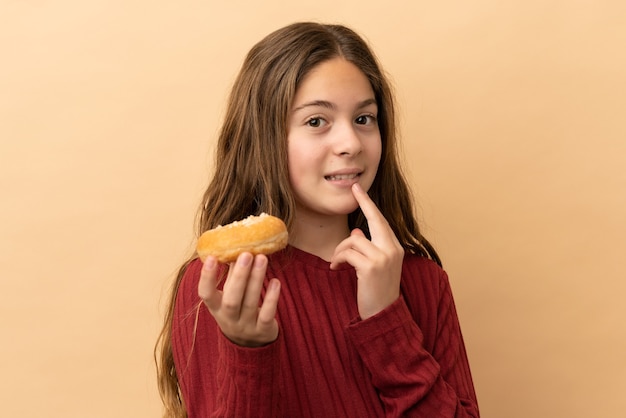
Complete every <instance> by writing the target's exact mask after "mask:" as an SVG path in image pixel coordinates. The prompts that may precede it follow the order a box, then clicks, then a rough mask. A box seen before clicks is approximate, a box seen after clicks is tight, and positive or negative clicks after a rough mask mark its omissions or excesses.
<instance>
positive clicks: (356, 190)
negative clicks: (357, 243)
mask: <svg viewBox="0 0 626 418" xmlns="http://www.w3.org/2000/svg"><path fill="white" fill-rule="evenodd" d="M352 194H353V195H354V198H355V199H356V201H357V203H358V204H359V206H360V207H361V211H362V212H363V215H365V218H366V219H367V223H368V225H369V223H370V221H374V220H375V221H385V223H386V219H385V217H384V216H383V214H382V213H380V210H378V207H377V206H376V204H375V203H374V201H373V200H372V199H371V198H370V197H369V195H368V194H367V192H365V190H363V188H362V187H361V185H360V184H358V183H355V184H354V185H353V186H352ZM369 226H370V228H371V227H372V225H369Z"/></svg>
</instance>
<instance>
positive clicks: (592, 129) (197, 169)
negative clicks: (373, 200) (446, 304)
mask: <svg viewBox="0 0 626 418" xmlns="http://www.w3.org/2000/svg"><path fill="white" fill-rule="evenodd" d="M625 4H626V3H625V2H623V1H620V0H613V1H608V0H587V1H585V0H571V1H558V0H548V1H545V0H541V1H539V0H530V1H528V0H513V1H496V0H470V1H454V0H444V1H439V2H432V1H422V0H417V1H415V0H405V1H398V2H393V1H389V2H380V1H370V0H366V1H354V0H350V1H341V0H332V1H330V0H319V1H317V2H314V3H311V2H302V3H297V2H287V1H279V0H270V1H265V2H252V1H250V2H243V1H240V0H233V1H229V2H217V1H210V0H207V1H200V0H196V1H186V0H184V1H178V2H165V1H146V0H130V1H104V0H95V1H77V0H61V1H54V2H52V1H17V0H13V1H12V0H3V1H2V3H1V4H0V52H1V54H0V57H1V58H0V59H1V60H2V63H1V65H0V192H1V201H0V297H1V303H0V317H1V318H2V320H1V321H2V322H1V325H0V339H1V341H0V342H1V343H0V373H1V375H2V379H0V404H2V412H1V413H0V414H1V415H2V416H6V417H15V416H20V417H81V418H82V417H92V418H98V417H133V418H137V417H157V416H159V414H160V411H161V405H160V401H159V398H158V394H157V389H156V376H155V370H154V365H153V359H152V349H153V344H154V341H155V339H156V337H157V333H158V331H159V328H160V325H161V318H162V315H163V310H164V304H165V298H166V294H167V292H168V288H169V283H170V282H171V280H172V278H173V274H174V272H175V270H176V269H177V267H178V265H179V264H180V263H181V262H182V261H183V260H184V258H185V257H186V256H187V254H188V253H189V251H191V249H192V248H193V245H194V243H193V222H194V215H195V211H196V207H197V205H198V204H199V201H200V196H201V193H202V191H203V189H204V187H205V185H206V182H207V176H208V174H209V173H210V172H211V164H212V157H211V152H212V149H213V147H214V142H215V138H216V132H217V130H218V126H219V123H220V120H221V118H222V116H223V109H224V103H225V101H226V95H227V92H228V90H229V88H230V86H231V83H232V82H233V79H234V77H235V74H236V73H237V71H238V69H239V67H240V65H241V62H242V60H243V57H244V55H245V54H246V52H247V51H248V50H249V48H250V47H251V46H252V45H253V44H254V43H256V42H257V41H258V40H260V39H261V38H262V37H263V36H265V35H266V34H268V33H269V32H271V31H273V30H275V29H277V28H279V27H282V26H284V25H286V24H288V23H292V22H294V21H299V20H315V21H320V22H329V23H335V22H337V23H343V24H347V25H349V26H351V27H352V28H354V29H355V30H357V31H358V32H359V33H360V34H362V35H363V36H364V37H365V38H367V39H368V40H369V42H370V43H371V44H372V46H373V48H374V50H375V51H376V53H377V54H378V56H379V58H380V59H381V61H382V63H383V65H384V67H385V69H386V70H387V71H388V72H389V74H390V76H391V79H392V81H393V84H394V86H395V89H396V91H397V94H398V104H399V107H400V117H401V128H402V139H403V147H404V148H403V149H404V156H405V160H406V164H407V166H408V168H409V173H410V180H411V183H412V185H413V186H414V188H415V191H416V197H417V200H418V204H419V208H420V210H421V213H422V220H423V228H424V232H425V234H426V235H427V236H428V237H429V238H430V239H431V240H432V241H433V243H434V244H435V246H436V247H437V248H438V250H439V251H440V253H441V255H442V257H443V261H444V267H445V268H446V270H447V271H448V273H449V275H450V278H451V282H452V286H453V291H454V295H455V298H456V302H457V306H458V311H459V316H460V320H461V324H462V329H463V332H464V335H465V340H466V344H467V349H468V353H469V357H470V362H471V366H472V370H473V375H474V379H475V385H476V390H477V392H478V397H479V403H480V406H481V410H482V415H483V416H484V417H495V418H501V417H504V418H529V417H533V418H537V417H542V418H543V417H545V418H554V417H569V418H574V417H580V418H583V417H585V418H587V417H594V418H595V417H600V418H609V417H611V418H618V417H623V416H624V410H626V396H624V393H625V392H626V303H625V302H624V296H625V294H626V280H625V279H626V263H625V262H624V260H625V255H624V254H625V253H626V245H625V238H624V237H625V236H626V215H625V213H626V59H625V56H626V55H625V54H624V51H625V50H626V7H625V6H624V5H625ZM226 174H227V173H226Z"/></svg>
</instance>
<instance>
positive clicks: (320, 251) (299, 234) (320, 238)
mask: <svg viewBox="0 0 626 418" xmlns="http://www.w3.org/2000/svg"><path fill="white" fill-rule="evenodd" d="M349 235H350V229H349V228H348V217H347V216H334V217H312V216H302V215H298V216H296V219H295V221H294V223H293V226H292V231H291V232H290V234H289V244H291V245H292V246H294V247H296V248H298V249H300V250H302V251H306V252H308V253H311V254H313V255H316V256H318V257H320V258H321V259H323V260H326V261H330V259H331V257H332V255H333V253H334V252H335V248H336V247H337V245H339V243H340V242H341V241H343V240H344V239H346V238H347V237H348V236H349Z"/></svg>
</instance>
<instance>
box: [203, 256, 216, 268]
mask: <svg viewBox="0 0 626 418" xmlns="http://www.w3.org/2000/svg"><path fill="white" fill-rule="evenodd" d="M216 264H217V260H215V257H207V258H206V260H204V268H205V269H206V270H212V269H213V268H215V265H216Z"/></svg>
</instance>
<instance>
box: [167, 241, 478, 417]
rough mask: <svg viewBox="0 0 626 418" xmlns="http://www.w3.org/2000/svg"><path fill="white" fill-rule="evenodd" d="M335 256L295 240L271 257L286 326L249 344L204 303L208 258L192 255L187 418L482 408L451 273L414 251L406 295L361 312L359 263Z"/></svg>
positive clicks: (176, 347) (180, 319)
mask: <svg viewBox="0 0 626 418" xmlns="http://www.w3.org/2000/svg"><path fill="white" fill-rule="evenodd" d="M329 265H330V264H329V263H328V262H326V261H324V260H323V259H321V258H318V257H316V256H314V255H312V254H309V253H306V252H304V251H301V250H299V249H297V248H294V247H291V246H288V247H287V249H285V250H283V251H281V252H279V253H276V254H273V255H272V256H270V257H269V264H268V269H267V277H266V281H265V285H266V286H267V284H268V281H269V278H272V277H277V278H278V279H279V280H280V282H281V294H280V299H279V303H278V312H277V320H278V323H279V329H280V331H279V337H278V339H277V340H276V341H275V342H273V343H271V344H269V345H266V346H264V347H260V348H245V347H240V346H237V345H235V344H233V343H232V342H231V341H230V340H228V339H227V338H226V337H225V336H224V335H223V334H222V333H221V331H220V329H219V327H218V326H217V324H216V322H215V320H214V319H213V317H212V316H211V314H210V313H209V311H208V309H207V308H206V307H205V306H204V305H203V304H202V302H201V300H200V299H199V297H198V281H199V278H200V271H201V268H202V263H201V262H200V261H199V260H194V261H192V262H191V264H190V265H189V266H188V268H187V270H186V272H185V275H184V277H183V279H182V282H181V283H180V286H179V289H178V293H177V299H176V305H175V312H174V322H173V327H172V346H173V354H174V360H175V364H176V373H177V376H178V379H179V382H180V387H181V392H182V396H183V400H184V402H185V405H186V407H187V410H188V414H189V417H190V418H196V417H213V416H219V417H237V418H244V417H255V418H269V417H272V418H273V417H289V418H308V417H321V418H335V417H355V418H367V417H422V418H437V417H478V416H479V412H478V405H477V401H476V394H475V391H474V386H473V383H472V377H471V374H470V368H469V364H468V360H467V355H466V351H465V346H464V343H463V338H462V335H461V331H460V327H459V321H458V318H457V313H456V309H455V306H454V301H453V298H452V293H451V290H450V285H449V282H448V278H447V275H446V273H445V272H444V271H443V270H442V269H441V268H440V267H439V266H438V265H437V264H435V263H434V262H432V261H430V260H428V259H426V258H423V257H419V256H415V255H409V254H407V255H406V256H405V259H404V264H403V271H402V282H401V293H402V296H401V297H400V298H398V299H397V300H396V302H395V303H393V304H392V305H391V306H389V307H388V308H386V309H385V310H383V311H382V312H379V313H378V314H377V315H375V316H373V317H371V318H368V319H366V320H361V319H360V318H359V315H358V311H357V303H356V290H357V276H356V272H355V270H354V268H352V267H351V266H349V265H347V264H346V265H343V266H342V268H340V269H339V270H330V268H329ZM383 279H384V278H383Z"/></svg>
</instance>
